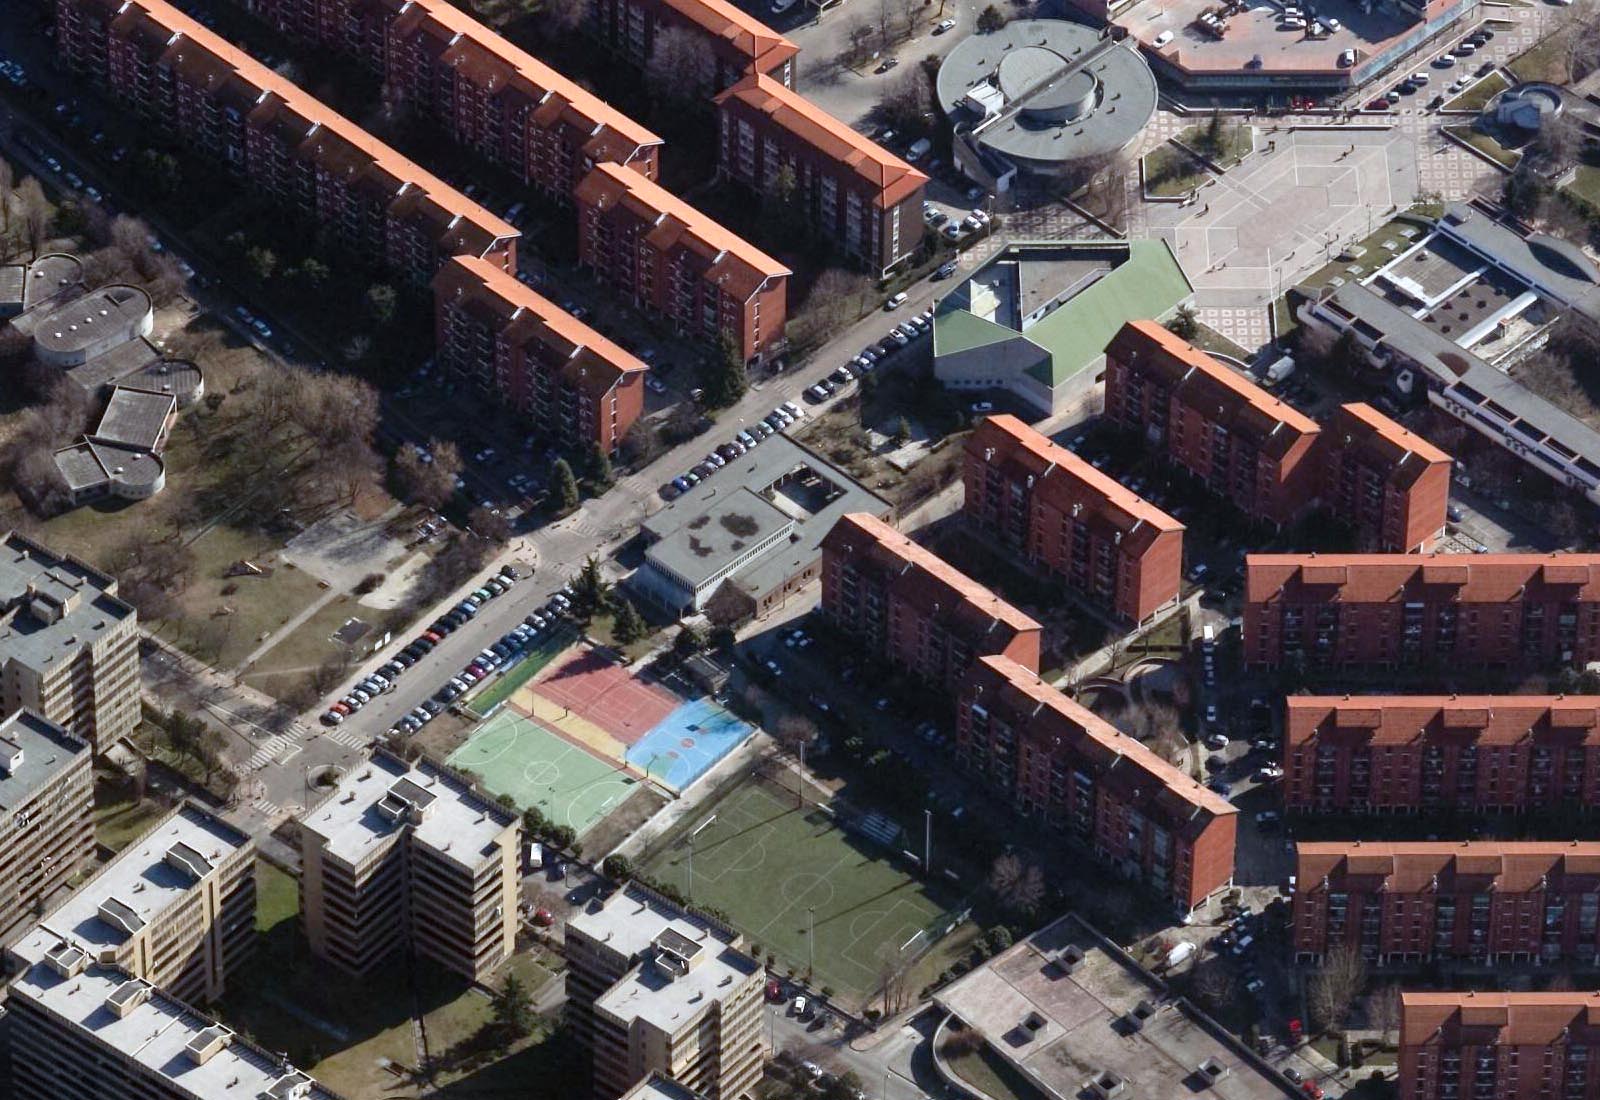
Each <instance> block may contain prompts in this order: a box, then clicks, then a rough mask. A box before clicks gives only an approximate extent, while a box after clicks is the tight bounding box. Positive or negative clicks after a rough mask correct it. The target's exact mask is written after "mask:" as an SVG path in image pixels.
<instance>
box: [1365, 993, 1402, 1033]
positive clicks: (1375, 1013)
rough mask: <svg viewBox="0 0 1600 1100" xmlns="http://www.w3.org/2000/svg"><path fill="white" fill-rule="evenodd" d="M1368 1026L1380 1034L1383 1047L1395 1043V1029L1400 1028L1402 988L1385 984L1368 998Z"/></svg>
mask: <svg viewBox="0 0 1600 1100" xmlns="http://www.w3.org/2000/svg"><path fill="white" fill-rule="evenodd" d="M1367 1026H1368V1027H1370V1028H1372V1029H1373V1030H1374V1031H1377V1032H1379V1033H1380V1034H1381V1035H1382V1037H1383V1045H1384V1046H1388V1045H1389V1044H1390V1043H1391V1042H1393V1041H1394V1040H1393V1036H1394V1029H1395V1028H1397V1027H1399V1026H1400V986H1399V985H1398V984H1397V983H1395V982H1385V983H1384V984H1383V985H1380V986H1379V987H1378V988H1377V989H1376V990H1375V991H1374V992H1373V993H1372V995H1371V996H1369V997H1368V998H1367Z"/></svg>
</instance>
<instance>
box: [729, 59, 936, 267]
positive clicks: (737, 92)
mask: <svg viewBox="0 0 1600 1100" xmlns="http://www.w3.org/2000/svg"><path fill="white" fill-rule="evenodd" d="M716 102H717V162H718V169H719V171H721V173H722V175H723V176H724V177H726V178H728V179H731V180H734V181H736V182H738V183H741V184H743V185H744V186H746V187H748V188H750V189H751V190H752V191H754V192H756V194H758V195H765V194H767V193H768V192H769V191H770V190H771V189H772V187H773V186H774V182H775V181H776V180H777V178H778V175H779V173H780V172H782V171H784V170H787V171H789V172H790V173H792V175H793V177H794V184H795V196H794V201H795V202H797V203H798V204H799V207H800V211H799V216H800V217H801V218H802V219H803V220H804V222H805V224H806V225H807V226H809V227H811V228H812V229H814V230H815V231H816V232H817V233H819V234H820V235H821V236H823V237H826V238H827V239H828V240H830V241H832V242H833V243H834V244H835V245H837V246H838V247H839V248H840V249H841V250H842V251H843V252H844V253H845V254H846V255H849V256H852V257H854V258H856V259H857V260H859V261H860V262H861V263H862V264H863V265H864V266H865V267H866V268H867V269H868V270H869V271H872V272H874V273H875V274H878V275H882V274H884V273H886V272H887V271H888V270H889V269H891V268H893V267H896V266H898V265H899V264H900V263H902V262H903V261H904V260H906V259H907V258H909V257H911V256H914V255H915V254H916V252H917V250H918V249H919V248H920V247H921V246H922V233H923V224H924V223H923V218H922V193H923V188H924V187H925V186H926V184H927V182H928V177H927V176H925V175H923V174H922V173H921V172H919V171H917V169H915V168H913V167H911V165H909V164H907V163H906V162H905V161H903V160H901V159H900V158H899V157H897V156H895V155H894V154H893V153H891V152H889V150H887V149H885V148H884V147H883V146H881V145H879V144H878V143H877V142H875V141H872V140H871V139H869V138H867V137H864V136H863V135H861V134H859V133H857V132H856V131H855V130H853V129H851V128H850V127H849V126H846V125H845V124H844V123H843V122H840V121H839V120H838V119H836V118H834V117H833V116H832V115H830V114H829V113H828V112H827V111H824V110H823V109H822V108H820V107H818V106H816V105H815V104H814V103H812V102H811V101H810V100H808V99H806V98H805V97H804V96H802V95H800V93H798V92H796V91H794V90H792V89H790V88H787V87H785V86H784V85H783V84H782V83H780V82H779V81H777V80H774V79H772V78H771V77H766V76H762V75H760V74H751V75H750V76H747V77H745V78H744V79H743V80H741V81H740V82H739V83H737V84H735V85H734V86H733V87H731V88H729V89H728V90H727V91H725V92H723V93H722V94H721V95H719V96H717V100H716Z"/></svg>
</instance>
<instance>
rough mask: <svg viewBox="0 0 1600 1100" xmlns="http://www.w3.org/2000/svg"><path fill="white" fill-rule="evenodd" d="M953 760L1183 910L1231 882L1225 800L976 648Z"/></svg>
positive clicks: (1232, 815) (1028, 673)
mask: <svg viewBox="0 0 1600 1100" xmlns="http://www.w3.org/2000/svg"><path fill="white" fill-rule="evenodd" d="M956 759H957V761H958V763H959V764H960V766H961V767H962V768H963V769H965V770H967V771H968V773H969V774H971V775H972V776H974V777H976V778H977V779H978V780H979V781H981V782H983V783H985V784H987V785H988V786H990V787H992V788H994V789H995V790H997V791H998V792H999V793H1000V794H1001V795H1002V796H1003V797H1004V798H1006V799H1008V800H1009V801H1010V802H1011V805H1012V806H1013V808H1014V809H1016V811H1017V812H1018V813H1020V814H1022V815H1023V816H1025V817H1027V818H1029V819H1031V820H1034V821H1037V822H1039V823H1040V824H1041V825H1043V826H1044V827H1045V828H1046V829H1048V830H1050V831H1051V832H1052V833H1055V834H1057V835H1060V836H1064V837H1066V838H1068V839H1070V840H1072V841H1074V842H1076V843H1078V844H1080V845H1082V846H1083V847H1085V848H1087V849H1089V850H1091V851H1093V852H1094V853H1095V855H1097V856H1098V857H1100V858H1101V859H1104V860H1106V861H1107V862H1109V863H1110V864H1111V865H1112V866H1113V867H1114V868H1115V869H1116V870H1117V871H1118V872H1119V873H1121V874H1124V875H1127V876H1128V877H1130V878H1135V879H1138V880H1140V881H1142V882H1144V883H1146V884H1147V885H1149V886H1151V887H1152V888H1154V889H1155V890H1157V891H1158V892H1159V893H1161V894H1162V895H1163V896H1165V897H1167V898H1170V899H1171V900H1172V901H1173V902H1174V903H1175V904H1176V905H1177V907H1178V908H1179V909H1180V910H1181V911H1183V912H1187V911H1189V910H1190V909H1193V908H1194V907H1195V906H1197V905H1199V904H1200V903H1201V902H1203V901H1205V899H1206V898H1207V897H1209V896H1211V895H1212V894H1214V893H1216V892H1217V891H1218V890H1220V889H1222V888H1223V887H1225V886H1227V885H1228V884H1229V883H1231V882H1232V881H1233V848H1234V835H1235V831H1236V827H1237V815H1238V811H1237V810H1236V809H1235V808H1234V806H1233V804H1232V803H1230V802H1229V801H1228V800H1227V799H1225V798H1223V797H1221V796H1220V795H1218V794H1215V793H1213V792H1212V791H1210V790H1209V789H1207V788H1206V787H1205V785H1204V784H1201V783H1199V782H1197V781H1195V780H1194V779H1192V778H1190V777H1189V776H1188V775H1186V774H1184V773H1183V772H1182V771H1180V770H1178V769H1177V768H1175V767H1173V766H1172V765H1171V764H1169V763H1167V762H1166V761H1165V760H1163V759H1162V758H1161V757H1159V756H1157V755H1156V754H1155V753H1153V752H1151V751H1150V750H1149V749H1147V748H1146V747H1145V746H1144V745H1143V744H1141V743H1140V742H1139V741H1137V740H1135V739H1133V738H1131V737H1129V736H1127V735H1126V734H1124V733H1122V732H1121V731H1120V730H1118V729H1117V728H1116V727H1115V726H1113V725H1111V724H1110V723H1109V722H1106V721H1105V720H1104V719H1102V718H1100V717H1099V716H1098V715H1096V714H1094V713H1092V712H1091V711H1089V710H1087V709H1085V708H1084V707H1081V706H1079V705H1078V704H1077V703H1075V702H1073V701H1072V700H1071V699H1068V698H1067V697H1066V696H1065V695H1063V694H1062V693H1061V692H1059V691H1057V690H1056V689H1055V688H1054V687H1052V686H1050V685H1049V684H1047V683H1045V682H1044V681H1043V680H1040V679H1039V677H1038V676H1037V675H1036V674H1035V673H1034V672H1033V671H1032V670H1031V669H1028V668H1024V667H1023V666H1022V665H1020V664H1018V663H1017V662H1016V661H1013V660H1011V659H1010V658H1008V657H1004V656H989V657H982V658H980V659H979V660H978V662H977V663H976V664H975V665H974V666H973V668H972V671H971V672H969V673H968V674H967V677H966V680H965V681H964V683H963V684H962V687H961V695H960V701H959V703H958V704H957V710H956Z"/></svg>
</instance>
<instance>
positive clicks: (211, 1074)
mask: <svg viewBox="0 0 1600 1100" xmlns="http://www.w3.org/2000/svg"><path fill="white" fill-rule="evenodd" d="M6 1007H7V1009H8V1010H9V1013H10V1017H11V1068H12V1090H13V1092H12V1095H13V1096H14V1097H15V1100H125V1098H126V1100H133V1098H136V1100H339V1097H338V1096H337V1095H336V1094H334V1093H333V1092H331V1091H329V1090H328V1089H325V1088H323V1087H322V1086H321V1085H319V1084H317V1082H316V1081H314V1080H312V1079H311V1078H310V1077H308V1076H307V1075H306V1074H304V1073H302V1072H300V1071H299V1070H297V1069H295V1068H294V1067H293V1066H292V1065H289V1064H288V1063H287V1062H284V1061H283V1060H282V1059H280V1058H279V1057H278V1056H276V1055H273V1054H269V1053H268V1052H267V1051H265V1050H262V1049H261V1048H260V1047H258V1046H255V1045H254V1044H253V1043H251V1042H249V1041H248V1040H246V1039H243V1038H241V1037H240V1036H237V1035H235V1034H234V1033H233V1032H231V1031H230V1030H228V1029H227V1028H226V1027H223V1026H222V1025H220V1024H218V1023H216V1022H215V1021H213V1020H211V1019H210V1018H208V1017H207V1016H205V1015H203V1014H202V1013H200V1012H197V1011H196V1010H195V1009H193V1008H191V1007H189V1006H188V1005H187V1004H185V1003H184V1002H182V1001H180V1000H178V999H176V998H174V997H172V996H171V995H170V994H168V993H166V992H164V991H162V990H160V989H158V988H156V987H155V986H153V985H151V984H150V983H149V982H147V981H145V980H144V979H142V978H136V977H134V976H133V975H131V974H129V973H128V972H127V971H125V970H122V969H120V968H118V967H115V966H104V965H100V964H98V963H96V962H95V961H93V960H92V959H91V958H90V957H89V956H88V954H87V953H86V952H84V951H82V950H81V949H79V948H77V947H73V946H71V945H70V944H58V945H57V946H56V947H55V948H53V949H51V950H50V951H48V952H47V953H46V954H45V956H44V957H43V958H41V959H40V961H38V962H36V963H33V964H32V965H31V966H29V967H28V969H27V970H25V971H24V972H23V973H22V974H21V975H20V976H19V977H18V978H17V980H16V981H14V982H13V983H12V984H11V986H10V987H9V991H8V996H7V1000H6Z"/></svg>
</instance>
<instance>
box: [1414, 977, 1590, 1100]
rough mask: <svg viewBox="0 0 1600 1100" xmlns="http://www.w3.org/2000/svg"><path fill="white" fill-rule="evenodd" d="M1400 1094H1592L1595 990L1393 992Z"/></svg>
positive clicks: (1445, 1098)
mask: <svg viewBox="0 0 1600 1100" xmlns="http://www.w3.org/2000/svg"><path fill="white" fill-rule="evenodd" d="M1398 1060H1399V1069H1400V1072H1399V1075H1398V1078H1397V1084H1398V1086H1399V1092H1398V1095H1399V1100H1535V1098H1549V1100H1597V1098H1600V1069H1597V1068H1596V1067H1597V1064H1600V993H1597V992H1588V993H1577V992H1565V993H1558V992H1550V993H1486V992H1465V993H1456V992H1451V993H1413V992H1406V993H1402V994H1401V995H1400V1054H1399V1059H1398Z"/></svg>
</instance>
